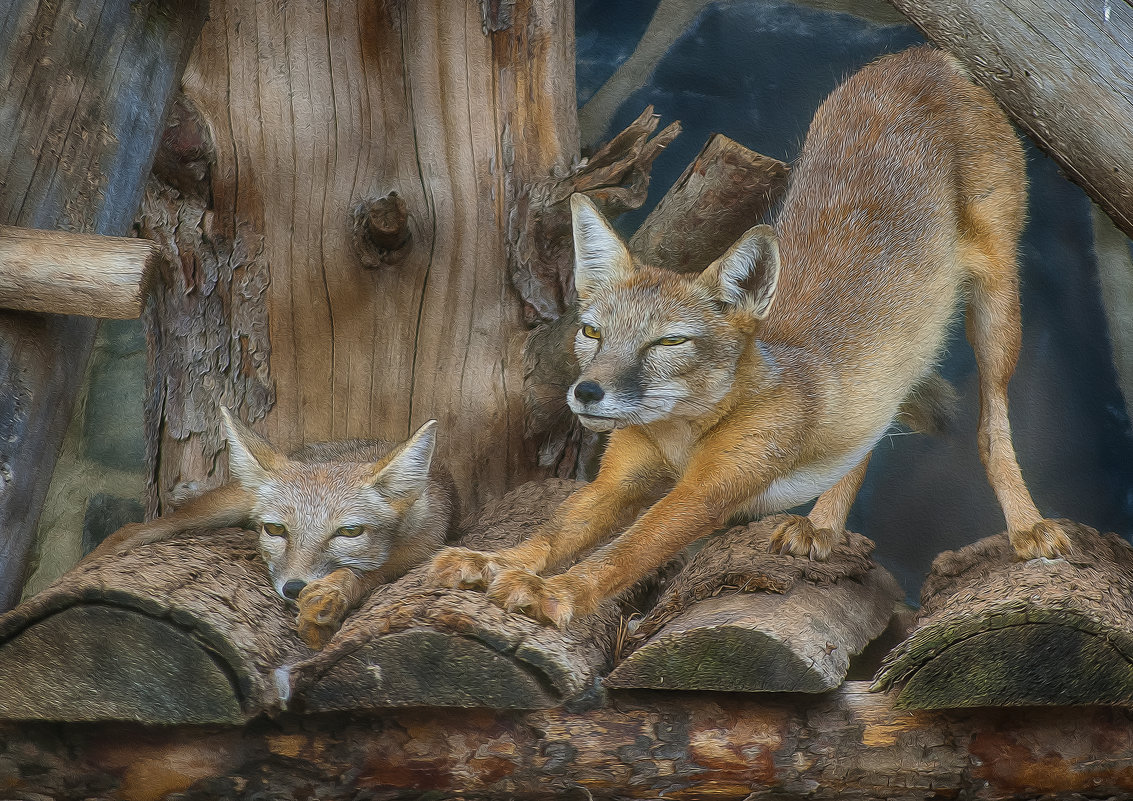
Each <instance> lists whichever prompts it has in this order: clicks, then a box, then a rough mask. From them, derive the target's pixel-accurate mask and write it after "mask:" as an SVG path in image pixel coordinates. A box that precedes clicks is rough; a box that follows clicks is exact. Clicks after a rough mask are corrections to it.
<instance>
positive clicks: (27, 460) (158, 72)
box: [0, 0, 207, 610]
mask: <svg viewBox="0 0 1133 801" xmlns="http://www.w3.org/2000/svg"><path fill="white" fill-rule="evenodd" d="M206 7H207V3H206V2H204V1H203V0H200V1H198V0H190V1H189V2H179V3H171V2H164V1H163V0H149V1H148V2H140V3H139V2H131V1H130V0H60V2H52V3H48V2H40V1H39V0H15V1H14V2H9V3H7V4H5V6H4V10H3V11H0V42H3V43H4V46H3V47H2V48H0V87H3V92H2V93H0V223H2V224H6V225H16V226H23V227H28V228H55V229H68V230H73V231H85V232H93V233H98V234H108V235H122V234H126V233H128V232H129V230H130V226H131V223H132V222H133V219H134V215H135V214H136V213H137V209H138V204H139V202H140V201H141V194H142V187H143V185H144V182H145V179H146V176H147V174H148V173H149V169H150V163H151V161H152V159H153V153H154V149H155V147H156V145H157V141H158V137H159V135H160V133H161V123H162V117H163V114H164V111H165V108H166V104H167V101H168V99H169V97H170V96H171V94H172V92H173V90H174V89H175V88H176V86H177V83H178V81H179V80H180V77H181V70H182V68H183V66H184V62H185V59H186V58H187V57H188V52H189V49H190V48H191V46H192V43H193V41H194V40H195V39H196V37H197V34H198V32H199V31H200V28H201V25H202V23H203V21H204V16H205V10H206ZM94 326H95V324H94V321H93V320H91V319H89V318H75V317H69V316H46V315H38V314H30V313H26V312H5V313H2V314H0V479H2V484H3V490H4V491H3V492H2V493H0V610H3V609H7V608H8V607H10V606H11V605H12V604H14V603H15V602H16V601H17V600H18V598H19V596H20V588H21V587H22V585H23V581H24V578H25V575H24V574H25V572H26V569H27V563H28V556H29V553H30V550H31V547H32V537H33V536H34V533H35V527H36V522H37V521H38V519H39V511H40V507H41V506H42V504H43V499H44V495H45V493H46V492H47V487H48V484H49V481H48V479H49V477H50V476H51V473H52V471H53V470H54V467H55V459H56V457H57V455H58V451H59V447H60V445H61V443H62V439H63V434H64V432H65V430H66V427H67V422H68V421H69V419H70V416H71V409H72V406H73V404H74V399H75V396H76V393H77V392H78V389H79V386H80V384H81V382H82V378H83V371H84V367H85V365H86V360H87V358H88V356H89V354H90V349H91V346H92V344H93V337H94Z"/></svg>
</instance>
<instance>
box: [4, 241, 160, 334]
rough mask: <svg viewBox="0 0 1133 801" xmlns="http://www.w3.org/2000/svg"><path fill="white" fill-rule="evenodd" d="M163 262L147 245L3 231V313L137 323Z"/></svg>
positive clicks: (150, 244) (152, 246)
mask: <svg viewBox="0 0 1133 801" xmlns="http://www.w3.org/2000/svg"><path fill="white" fill-rule="evenodd" d="M157 257H158V249H157V245H155V244H154V243H152V242H147V241H146V240H144V239H134V238H130V237H121V236H94V235H90V234H73V233H70V232H68V231H41V230H37V229H34V228H13V227H10V226H6V225H0V308H5V309H20V310H22V311H32V312H48V313H51V314H77V315H83V316H86V317H101V318H108V319H119V320H130V319H134V318H136V317H138V316H139V315H141V313H142V306H143V304H144V303H145V292H144V287H145V281H146V276H147V275H148V274H149V273H150V271H151V270H152V269H153V265H154V261H155V260H156V259H157Z"/></svg>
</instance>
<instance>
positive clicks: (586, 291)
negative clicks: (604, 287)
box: [570, 192, 633, 300]
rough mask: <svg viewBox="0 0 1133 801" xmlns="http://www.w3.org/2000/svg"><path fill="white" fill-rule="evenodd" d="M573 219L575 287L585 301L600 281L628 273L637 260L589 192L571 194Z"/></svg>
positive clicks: (571, 215)
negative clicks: (634, 260)
mask: <svg viewBox="0 0 1133 801" xmlns="http://www.w3.org/2000/svg"><path fill="white" fill-rule="evenodd" d="M570 218H571V222H572V224H573V225H574V288H575V289H576V290H578V296H579V297H580V298H582V299H584V300H585V299H586V298H587V297H589V296H590V294H591V293H592V292H593V291H594V288H595V287H596V286H598V285H599V284H601V283H605V282H608V281H612V280H615V279H617V278H621V277H625V276H628V275H629V274H630V272H632V270H633V260H632V259H631V258H630V255H629V250H628V249H627V248H626V246H625V245H624V244H623V243H622V240H621V239H620V238H619V237H618V235H617V234H616V233H614V229H613V228H611V227H610V223H608V222H607V221H606V218H605V217H603V216H602V212H600V211H598V207H597V206H595V205H594V203H593V201H591V200H590V198H588V197H587V196H586V195H582V194H579V193H577V192H576V193H575V194H573V195H571V196H570Z"/></svg>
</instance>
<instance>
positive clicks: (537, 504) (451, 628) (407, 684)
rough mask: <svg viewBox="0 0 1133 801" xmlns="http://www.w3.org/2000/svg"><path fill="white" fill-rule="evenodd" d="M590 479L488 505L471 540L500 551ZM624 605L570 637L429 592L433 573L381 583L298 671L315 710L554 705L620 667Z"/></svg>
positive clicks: (467, 541) (296, 678)
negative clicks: (617, 643) (614, 664)
mask: <svg viewBox="0 0 1133 801" xmlns="http://www.w3.org/2000/svg"><path fill="white" fill-rule="evenodd" d="M579 486H580V484H579V482H575V481H564V480H561V479H550V480H548V481H543V482H531V483H528V484H524V485H523V486H521V487H519V488H517V489H515V490H513V491H512V492H510V493H508V494H507V495H506V496H504V497H503V498H501V499H499V500H497V501H494V502H492V503H490V504H488V506H487V507H485V509H484V510H483V512H482V513H481V514H480V515H479V516H478V519H477V520H476V522H475V523H474V524H472V525H471V526H469V527H468V528H467V530H466V533H465V534H464V536H463V537H462V539H461V541H460V544H461V545H462V546H463V547H466V548H475V549H477V550H498V549H500V548H506V547H508V546H511V545H514V544H516V543H518V542H519V541H521V540H522V539H523V538H525V537H526V536H528V535H530V534H531V533H532V532H533V531H534V529H535V527H536V526H538V525H539V524H541V523H543V522H544V521H545V520H547V519H548V518H549V517H550V516H551V514H553V513H554V511H555V509H556V508H557V507H558V505H559V504H560V503H561V502H562V501H563V500H564V499H565V498H566V497H567V495H569V494H570V493H571V492H572V491H574V490H575V489H577V488H578V487H579ZM619 619H620V614H619V608H618V606H617V604H616V603H614V602H613V601H609V602H607V603H606V604H605V605H603V607H602V608H601V610H600V611H599V612H598V613H597V614H595V615H592V616H590V617H588V618H585V619H582V620H578V621H575V622H574V623H573V624H572V625H571V626H570V627H569V628H568V629H567V630H566V631H561V632H560V631H559V630H557V629H554V628H552V627H549V626H544V625H543V624H541V623H537V622H535V621H534V620H532V619H531V618H528V617H526V616H525V615H521V614H513V613H508V612H505V611H504V610H503V609H501V608H500V607H498V606H496V605H495V604H494V603H492V602H491V601H489V600H488V598H487V597H486V596H485V595H484V594H483V593H481V592H474V591H469V590H442V589H436V588H432V587H430V586H428V585H427V584H426V582H425V579H424V568H419V569H418V570H416V571H414V572H412V573H410V574H409V575H408V576H406V577H405V578H403V579H401V580H400V581H398V582H395V583H394V584H390V585H387V586H384V587H379V588H378V589H377V590H376V591H375V592H374V593H373V595H371V596H370V598H369V600H368V601H367V602H366V603H365V604H364V605H363V607H362V608H361V609H359V611H358V612H357V613H355V614H354V615H353V616H351V617H350V618H349V619H348V620H347V621H346V623H345V625H343V627H342V629H341V631H339V633H338V634H337V635H336V636H335V638H334V639H333V640H332V641H331V643H330V644H329V645H328V646H327V648H326V649H324V650H323V651H322V652H320V653H319V654H317V655H315V656H313V657H312V658H310V659H309V660H306V661H304V662H302V663H300V664H299V665H296V666H295V668H294V673H293V687H294V694H295V696H297V697H298V698H299V699H300V703H302V705H303V707H302V708H304V709H306V710H312V711H332V710H350V709H375V708H381V707H396V706H455V707H492V708H496V709H544V708H549V707H553V706H557V705H558V704H560V703H562V702H563V701H564V700H568V699H571V698H575V697H577V696H579V695H581V694H584V693H586V692H587V691H589V690H591V689H592V688H593V687H594V686H595V683H596V680H597V677H598V676H600V675H602V674H604V673H605V672H606V671H607V670H608V669H609V664H610V660H611V656H612V652H613V648H614V639H615V634H616V631H617V627H618V623H619Z"/></svg>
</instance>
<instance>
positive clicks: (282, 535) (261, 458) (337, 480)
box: [225, 414, 436, 601]
mask: <svg viewBox="0 0 1133 801" xmlns="http://www.w3.org/2000/svg"><path fill="white" fill-rule="evenodd" d="M225 423H226V425H227V426H228V436H229V465H230V469H231V472H232V474H233V476H234V477H235V478H237V479H238V480H239V481H240V483H241V484H243V485H244V486H245V487H246V488H248V489H250V490H252V491H253V492H254V493H255V499H256V500H255V505H254V508H253V512H252V517H253V518H254V520H255V521H256V522H257V523H258V525H259V531H260V552H261V554H262V555H263V558H264V561H265V562H266V563H267V566H268V572H269V574H270V575H271V579H272V584H273V585H274V586H275V589H276V592H278V593H279V594H280V595H281V596H282V597H284V598H286V599H288V600H292V601H293V600H295V599H296V598H297V597H298V596H299V592H300V591H301V590H302V589H303V587H305V586H306V585H307V584H309V583H311V582H312V581H315V580H317V579H320V578H324V577H326V576H328V575H330V574H331V573H333V572H334V571H336V570H338V569H340V568H350V569H353V570H356V571H358V572H359V573H365V572H370V571H375V570H380V569H381V568H382V566H383V565H384V564H385V563H386V561H387V560H388V558H389V556H390V552H391V550H392V549H393V547H394V544H395V541H396V540H397V539H398V537H399V536H400V534H401V531H402V530H403V529H404V528H406V523H407V522H408V521H409V520H410V519H411V518H412V516H413V515H414V514H415V513H417V512H419V511H420V510H419V509H417V508H415V502H416V501H417V499H418V498H419V497H420V496H421V495H422V494H423V493H424V491H425V489H426V487H427V484H428V480H429V466H430V462H431V460H432V456H433V449H434V443H435V427H436V424H435V421H430V422H428V423H426V424H425V425H424V426H422V427H421V429H420V430H418V431H417V433H416V434H414V435H413V437H412V438H410V439H409V440H408V441H407V442H405V443H404V444H403V445H401V446H400V447H398V448H395V449H394V450H393V451H392V452H391V453H390V454H389V455H388V456H386V457H385V458H383V459H381V460H379V461H377V462H371V463H351V462H337V461H330V462H326V463H306V462H298V461H294V460H291V459H288V458H287V457H286V456H284V455H283V454H282V453H280V452H279V451H277V450H276V449H275V448H274V447H273V446H272V445H271V444H270V443H268V441H267V440H266V439H264V438H263V437H261V436H260V435H258V434H256V433H255V432H254V431H252V430H251V429H248V428H246V427H245V426H243V424H241V423H239V422H238V421H237V420H235V418H231V417H230V416H229V415H227V414H226V415H225Z"/></svg>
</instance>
